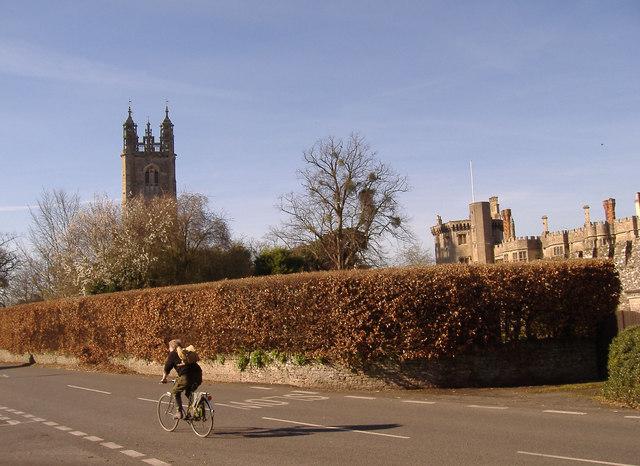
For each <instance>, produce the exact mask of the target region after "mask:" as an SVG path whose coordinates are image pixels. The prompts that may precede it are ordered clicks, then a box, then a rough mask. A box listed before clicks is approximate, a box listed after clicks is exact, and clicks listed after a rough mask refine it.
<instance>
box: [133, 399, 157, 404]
mask: <svg viewBox="0 0 640 466" xmlns="http://www.w3.org/2000/svg"><path fill="white" fill-rule="evenodd" d="M138 400H140V401H150V402H152V403H157V402H158V400H152V399H149V398H138Z"/></svg>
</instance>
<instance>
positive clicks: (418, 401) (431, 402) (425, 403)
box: [401, 400, 436, 405]
mask: <svg viewBox="0 0 640 466" xmlns="http://www.w3.org/2000/svg"><path fill="white" fill-rule="evenodd" d="M401 403H414V404H419V405H434V404H436V402H435V401H420V400H402V401H401Z"/></svg>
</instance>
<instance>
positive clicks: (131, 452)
mask: <svg viewBox="0 0 640 466" xmlns="http://www.w3.org/2000/svg"><path fill="white" fill-rule="evenodd" d="M120 453H123V454H125V455H127V456H130V457H132V458H140V457H141V456H145V454H144V453H140V452H139V451H135V450H120Z"/></svg>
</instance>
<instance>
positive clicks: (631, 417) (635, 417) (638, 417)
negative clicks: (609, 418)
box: [625, 416, 640, 419]
mask: <svg viewBox="0 0 640 466" xmlns="http://www.w3.org/2000/svg"><path fill="white" fill-rule="evenodd" d="M625 418H626V419H640V416H625Z"/></svg>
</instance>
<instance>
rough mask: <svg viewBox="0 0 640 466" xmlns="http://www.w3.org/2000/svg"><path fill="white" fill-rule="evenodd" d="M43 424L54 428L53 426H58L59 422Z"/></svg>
mask: <svg viewBox="0 0 640 466" xmlns="http://www.w3.org/2000/svg"><path fill="white" fill-rule="evenodd" d="M43 424H44V425H45V426H49V427H53V426H57V425H58V423H57V422H53V421H47V422H43Z"/></svg>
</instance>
